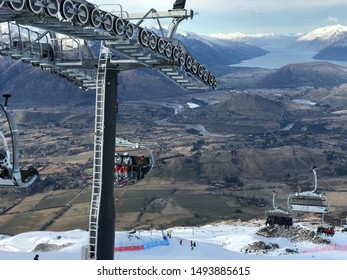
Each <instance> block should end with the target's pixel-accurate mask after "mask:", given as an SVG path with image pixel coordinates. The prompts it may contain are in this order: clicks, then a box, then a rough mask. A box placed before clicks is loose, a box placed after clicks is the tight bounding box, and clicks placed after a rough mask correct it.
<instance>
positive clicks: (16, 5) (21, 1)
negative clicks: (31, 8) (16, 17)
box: [7, 0, 25, 11]
mask: <svg viewBox="0 0 347 280" xmlns="http://www.w3.org/2000/svg"><path fill="white" fill-rule="evenodd" d="M7 6H8V7H9V8H10V9H11V10H14V11H21V10H23V8H24V6H25V0H10V1H8V2H7Z"/></svg>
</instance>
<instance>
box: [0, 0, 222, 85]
mask: <svg viewBox="0 0 347 280" xmlns="http://www.w3.org/2000/svg"><path fill="white" fill-rule="evenodd" d="M101 6H102V5H100V6H96V5H94V4H92V3H90V2H86V1H83V0H74V1H71V0H0V55H9V56H11V57H12V58H13V59H15V60H22V61H23V62H25V63H31V64H32V65H33V66H35V67H41V69H42V70H44V71H50V72H51V73H52V74H57V75H59V76H60V77H61V78H62V79H67V80H68V81H69V82H71V83H73V84H75V85H76V86H78V87H80V88H83V89H89V88H95V87H96V80H97V79H96V75H97V63H98V58H97V55H95V54H92V52H91V50H90V49H89V45H90V44H89V43H88V42H91V41H104V46H106V47H107V48H108V49H109V50H111V52H112V56H111V60H110V62H111V64H112V65H113V66H114V67H118V69H120V70H127V68H129V65H131V68H132V69H133V68H135V67H149V68H152V69H156V70H158V71H159V72H160V73H161V74H163V75H164V76H165V77H167V78H169V79H170V80H172V81H173V82H174V83H176V84H177V85H179V86H181V87H182V88H184V89H186V90H189V89H207V88H213V89H215V88H217V81H216V78H215V77H214V75H213V74H212V73H210V72H209V71H208V69H207V68H206V67H205V66H204V65H202V64H200V63H199V62H198V61H196V60H195V59H194V58H193V56H192V55H191V54H190V53H189V51H188V50H187V49H186V48H185V46H184V45H183V44H182V43H181V42H180V41H179V40H177V39H175V38H174V35H175V31H176V29H177V26H178V24H179V23H180V22H181V21H182V20H184V19H189V18H193V11H192V10H186V9H172V10H168V11H165V12H157V11H156V10H154V9H151V10H149V11H148V12H146V13H143V14H131V13H128V12H126V11H124V10H123V8H122V7H121V5H117V4H115V5H114V8H115V9H113V10H112V11H111V12H108V11H105V10H102V9H100V8H99V7H101ZM160 18H172V24H171V25H170V26H169V28H168V30H167V31H165V32H163V30H161V34H162V36H159V35H158V34H156V33H154V32H153V31H151V30H149V29H146V28H144V27H141V24H142V23H143V21H144V20H145V19H157V20H158V22H159V19H160ZM164 33H166V35H165V34H164Z"/></svg>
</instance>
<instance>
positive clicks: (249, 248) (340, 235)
mask: <svg viewBox="0 0 347 280" xmlns="http://www.w3.org/2000/svg"><path fill="white" fill-rule="evenodd" d="M263 223H264V221H253V222H247V223H246V222H245V223H240V222H224V223H218V224H212V225H206V226H201V227H175V228H170V229H167V230H165V231H161V230H149V231H137V232H135V233H134V232H131V233H130V232H116V233H115V246H116V248H115V257H114V258H115V259H119V260H133V259H140V260H162V259H165V260H182V259H187V260H218V259H219V260H223V259H224V260H230V259H234V260H255V259H261V260H269V259H279V260H304V259H305V260H310V259H312V258H314V259H321V260H329V259H333V260H347V233H346V232H341V230H340V229H337V231H336V233H335V235H334V236H333V237H325V236H317V235H316V234H315V231H316V228H317V226H314V225H311V224H296V225H294V228H292V229H289V230H288V229H284V228H275V229H269V228H265V226H264V224H263ZM167 231H169V232H171V238H168V241H169V243H168V245H164V244H163V243H161V244H159V243H158V244H157V246H150V247H148V246H144V248H145V249H141V250H138V248H140V247H141V245H144V244H149V243H151V244H153V242H157V241H159V240H162V237H163V233H164V235H166V233H167ZM87 241H88V233H87V232H86V231H82V230H74V231H67V232H28V233H22V234H19V235H16V236H13V237H9V236H7V237H6V236H3V237H2V238H1V237H0V260H1V259H2V260H5V259H7V260H11V259H17V260H18V259H19V260H30V259H32V258H33V257H34V256H35V254H39V255H40V259H42V260H45V259H46V260H47V259H50V260H68V259H75V260H78V259H81V258H82V257H81V256H82V255H81V251H82V247H83V246H85V245H87ZM191 242H195V243H196V247H194V248H193V249H192V247H191ZM117 248H118V250H117ZM119 248H123V249H119ZM124 248H132V249H129V250H128V249H124Z"/></svg>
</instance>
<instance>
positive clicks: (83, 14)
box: [76, 4, 89, 25]
mask: <svg viewBox="0 0 347 280" xmlns="http://www.w3.org/2000/svg"><path fill="white" fill-rule="evenodd" d="M76 20H77V21H78V22H79V23H80V24H82V25H84V24H86V23H87V22H88V20H89V11H88V8H87V6H86V5H84V4H80V5H78V7H77V14H76Z"/></svg>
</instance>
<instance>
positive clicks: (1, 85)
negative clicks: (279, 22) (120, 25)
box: [0, 25, 347, 106]
mask: <svg viewBox="0 0 347 280" xmlns="http://www.w3.org/2000/svg"><path fill="white" fill-rule="evenodd" d="M176 37H177V39H178V40H180V41H182V42H183V44H184V45H185V46H186V47H187V49H188V50H189V51H190V52H191V54H192V55H193V57H196V58H197V59H198V60H199V61H201V62H202V63H203V64H206V65H208V66H209V69H211V71H212V72H213V73H214V74H215V75H216V77H220V78H221V77H224V76H225V75H228V74H230V73H232V72H235V71H236V70H235V68H234V69H231V67H229V65H232V64H237V63H240V62H241V61H244V60H249V59H252V58H255V57H258V56H264V55H266V54H267V53H269V50H267V48H273V47H278V48H297V49H306V50H313V51H315V52H316V55H315V56H314V58H316V59H323V60H347V55H345V53H346V46H347V27H345V26H341V25H335V26H327V27H322V28H318V29H316V30H313V31H312V32H309V33H307V34H296V35H293V36H288V35H276V34H256V35H246V34H242V33H230V34H216V35H213V36H204V35H197V34H194V33H188V32H185V33H178V34H177V36H176ZM299 65H300V64H299ZM322 65H323V64H320V67H322ZM311 67H314V68H316V69H317V67H318V66H317V64H311V65H309V64H307V65H306V66H305V67H300V66H298V65H296V66H295V67H292V66H288V67H286V68H284V69H279V70H278V73H273V71H272V72H271V73H267V72H266V73H265V74H264V73H262V74H263V75H265V76H264V77H263V78H264V81H263V82H260V83H257V84H256V86H257V87H267V86H269V85H271V87H274V86H276V83H275V82H274V81H275V80H278V79H280V80H281V82H280V83H281V86H280V87H284V86H285V87H296V86H300V85H310V86H321V85H322V84H323V85H324V84H325V81H324V83H323V81H322V79H321V77H320V76H319V75H318V76H317V75H316V71H314V70H312V68H311ZM331 68H332V67H331V66H329V71H331ZM239 70H240V71H244V69H239ZM296 70H297V71H296ZM335 70H336V71H338V72H337V73H338V75H337V76H334V74H333V73H332V74H331V75H329V76H328V77H329V79H328V84H327V85H328V86H330V85H333V86H335V85H339V83H340V82H341V83H344V82H346V81H345V79H344V78H343V77H342V76H343V75H342V74H341V73H343V72H344V71H342V72H341V71H340V70H341V69H340V68H339V67H337V68H336V69H335ZM293 71H295V73H293ZM323 72H324V71H323ZM305 73H308V74H307V75H306V74H305ZM267 74H269V75H270V76H267ZM289 74H290V75H292V77H296V76H299V77H303V76H304V77H306V78H304V80H305V79H308V80H307V81H306V80H305V82H303V81H302V79H301V81H300V79H299V81H298V80H297V79H294V80H291V78H290V76H288V75H289ZM325 74H326V73H323V75H325ZM225 77H227V76H225ZM330 78H332V79H330ZM282 79H284V80H285V82H284V83H282ZM270 81H271V82H270ZM277 83H278V82H277ZM18 85H20V86H18ZM244 86H245V87H247V85H244ZM163 88H165V91H163V90H162V89H163ZM0 92H2V93H12V95H13V102H15V103H18V104H21V105H23V106H41V105H42V106H46V105H64V104H72V105H75V104H80V105H83V104H93V102H94V91H93V90H90V91H87V92H84V91H82V90H80V89H78V88H76V87H75V86H73V85H71V84H69V83H68V82H65V81H62V80H61V79H60V78H59V77H57V76H56V75H51V74H50V73H47V72H44V71H41V70H40V68H35V67H32V66H31V65H26V64H23V63H22V62H20V61H14V60H12V59H11V58H10V57H0ZM52 93H57V94H52ZM184 94H186V91H184V90H183V89H181V88H180V87H178V86H176V85H175V84H174V83H172V82H170V81H168V80H167V79H166V78H165V77H163V76H162V75H161V74H159V73H158V72H156V71H154V70H148V69H140V70H131V71H124V72H121V73H120V79H119V95H118V98H119V99H120V100H134V99H148V98H154V99H156V98H163V97H172V96H182V95H184ZM48 96H49V98H48Z"/></svg>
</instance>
